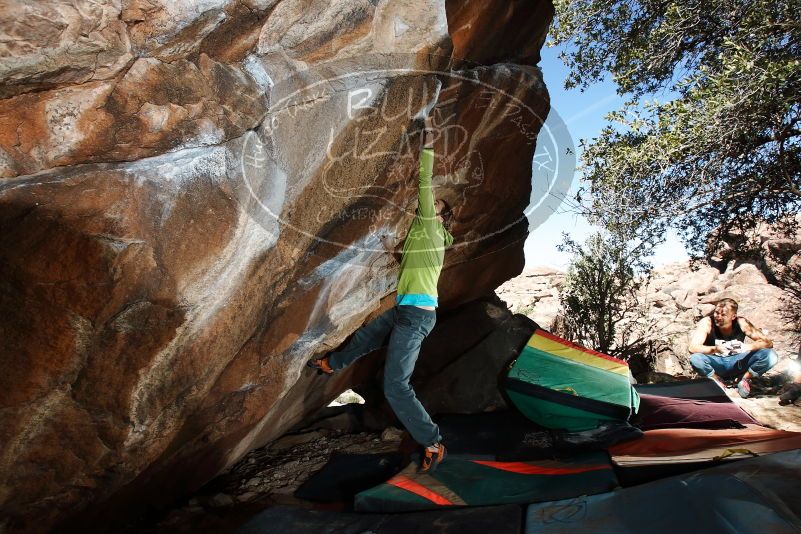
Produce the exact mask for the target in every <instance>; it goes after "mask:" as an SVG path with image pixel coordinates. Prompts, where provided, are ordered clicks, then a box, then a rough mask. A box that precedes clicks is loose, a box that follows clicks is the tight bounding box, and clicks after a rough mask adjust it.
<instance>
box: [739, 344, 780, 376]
mask: <svg viewBox="0 0 801 534" xmlns="http://www.w3.org/2000/svg"><path fill="white" fill-rule="evenodd" d="M745 361H746V366H747V370H748V372H749V373H750V374H751V376H759V375H761V374H763V373H765V372H766V371H768V370H769V369H770V368H771V367H773V366H774V365H776V364H777V363H778V362H779V355H778V354H776V351H775V350H773V349H758V350H752V351H751V352H750V353H748V356H747V358H746V359H745Z"/></svg>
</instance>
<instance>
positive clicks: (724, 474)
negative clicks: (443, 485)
mask: <svg viewBox="0 0 801 534" xmlns="http://www.w3.org/2000/svg"><path fill="white" fill-rule="evenodd" d="M798 495H801V451H799V450H792V451H787V452H782V453H776V454H771V455H769V456H763V457H759V458H752V459H749V460H743V461H741V462H734V463H729V464H725V465H720V466H717V467H712V468H709V469H704V470H703V471H698V472H696V473H692V474H688V475H681V476H678V477H671V478H667V479H663V480H659V481H656V482H651V483H648V484H643V485H641V486H636V487H633V488H625V489H620V490H616V491H613V492H610V493H604V494H601V495H591V496H580V497H576V498H573V499H565V500H561V501H557V502H550V503H543V504H532V505H531V506H529V507H528V509H527V512H526V525H525V530H524V532H525V534H575V533H576V532H582V533H584V534H640V533H641V532H647V533H649V534H676V533H677V532H685V533H691V532H710V533H711V532H716V533H717V532H720V533H731V534H747V533H753V534H764V533H766V532H770V533H771V534H790V533H797V532H799V531H801V499H799V498H798Z"/></svg>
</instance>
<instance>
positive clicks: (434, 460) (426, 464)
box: [417, 443, 445, 473]
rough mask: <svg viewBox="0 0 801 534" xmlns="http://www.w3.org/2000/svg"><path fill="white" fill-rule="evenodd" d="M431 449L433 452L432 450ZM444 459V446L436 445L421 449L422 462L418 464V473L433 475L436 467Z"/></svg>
mask: <svg viewBox="0 0 801 534" xmlns="http://www.w3.org/2000/svg"><path fill="white" fill-rule="evenodd" d="M432 449H433V450H432ZM444 459H445V445H443V444H442V443H437V444H436V445H432V446H431V447H426V448H425V449H423V460H422V461H421V462H420V469H418V471H417V472H418V473H433V472H434V471H436V469H437V466H439V464H441V463H442V461H443V460H444Z"/></svg>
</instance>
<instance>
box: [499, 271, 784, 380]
mask: <svg viewBox="0 0 801 534" xmlns="http://www.w3.org/2000/svg"><path fill="white" fill-rule="evenodd" d="M723 269H724V270H723V272H721V271H720V270H718V269H717V268H715V267H711V266H708V265H707V266H701V267H699V268H697V269H691V268H690V265H689V263H688V262H684V263H674V264H668V265H664V266H662V267H659V268H657V269H655V270H654V272H653V276H652V279H651V281H650V283H649V284H648V286H647V287H645V288H644V289H643V290H642V293H641V301H642V302H643V303H645V304H646V306H647V309H648V314H649V315H650V316H651V317H653V318H654V319H655V322H656V327H655V329H654V335H655V337H661V338H662V339H663V340H665V341H666V342H667V343H668V345H669V347H670V350H669V351H665V352H664V353H663V354H661V355H660V357H659V358H658V360H657V361H656V362H655V365H654V367H653V369H652V370H654V371H658V372H663V373H668V374H672V375H686V374H691V373H692V368H691V367H690V365H689V362H688V356H689V354H688V352H687V343H688V339H687V337H688V334H689V333H690V332H691V331H692V329H693V328H694V326H695V324H696V323H697V321H698V320H699V319H700V318H701V317H703V316H704V315H708V314H709V313H711V312H712V310H713V309H714V303H715V302H717V301H718V300H720V299H722V298H726V297H729V298H733V299H734V300H736V301H737V302H738V303H739V305H740V310H739V313H740V315H744V316H745V317H748V318H749V319H750V320H751V322H753V323H754V324H755V325H756V326H758V327H760V328H762V329H763V330H764V331H766V332H767V333H768V334H769V335H770V336H771V337H772V338H773V340H774V344H775V347H776V350H777V351H778V352H779V353H780V354H781V355H785V356H788V355H793V356H794V355H795V354H797V352H798V345H797V341H794V338H793V335H792V332H790V330H789V329H788V327H787V324H786V323H785V321H784V320H783V319H782V316H781V310H782V307H783V304H782V294H783V292H782V290H781V289H779V288H778V287H777V286H775V285H773V284H771V283H769V282H768V279H767V278H766V276H765V274H764V273H763V271H762V270H761V269H760V268H759V267H758V266H757V265H755V264H753V263H740V264H738V263H737V262H731V263H729V264H728V265H726V266H724V267H723ZM563 281H564V273H562V272H559V271H557V270H554V269H550V268H541V267H533V268H526V269H525V270H524V271H523V273H522V274H521V275H519V276H517V277H516V278H513V279H512V280H509V281H508V282H506V283H504V284H503V285H501V286H500V287H499V288H498V289H497V291H496V292H497V294H498V296H499V297H500V298H501V299H503V300H504V301H506V302H507V304H508V305H509V306H510V308H511V309H512V310H513V311H517V312H519V313H524V314H526V315H527V316H528V317H530V318H532V319H534V320H535V321H536V322H537V323H539V324H541V325H551V324H552V323H553V320H554V319H555V318H556V316H557V315H558V314H559V312H560V310H559V289H560V287H561V285H562V283H563Z"/></svg>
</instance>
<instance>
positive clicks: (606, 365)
mask: <svg viewBox="0 0 801 534" xmlns="http://www.w3.org/2000/svg"><path fill="white" fill-rule="evenodd" d="M527 345H528V346H529V347H532V348H535V349H538V350H541V351H543V352H547V353H549V354H553V355H554V356H557V357H559V358H565V359H566V360H572V361H574V362H578V363H582V364H584V365H589V366H592V367H595V368H598V369H603V370H604V371H609V372H610V373H617V374H619V375H624V376H628V375H629V366H628V365H627V364H626V362H623V361H620V360H616V359H613V358H612V357H611V356H602V355H600V353H598V354H592V353H590V352H585V351H583V350H580V349H578V348H574V347H571V346H569V345H565V344H564V343H560V342H559V341H556V340H555V339H550V338H549V337H546V336H543V335H541V334H540V333H539V332H537V333H535V334H534V335H533V336H531V339H529V340H528V343H527ZM607 358H608V359H607Z"/></svg>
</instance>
